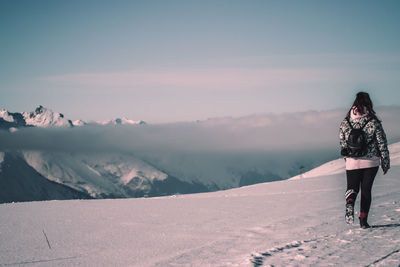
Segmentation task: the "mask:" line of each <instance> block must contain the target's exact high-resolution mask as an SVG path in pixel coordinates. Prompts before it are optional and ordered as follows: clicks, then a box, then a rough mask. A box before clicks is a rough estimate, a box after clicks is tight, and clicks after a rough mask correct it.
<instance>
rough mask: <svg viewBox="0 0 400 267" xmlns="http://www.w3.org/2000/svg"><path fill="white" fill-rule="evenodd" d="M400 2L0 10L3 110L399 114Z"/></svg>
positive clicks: (165, 115) (102, 115) (156, 119)
mask: <svg viewBox="0 0 400 267" xmlns="http://www.w3.org/2000/svg"><path fill="white" fill-rule="evenodd" d="M399 12H400V1H396V0H394V1H390V0H387V1H268V0H265V1H255V0H254V1H235V0H232V1H224V0H221V1H175V0H171V1H101V0H98V1H92V0H87V1H75V0H71V1H42V0H36V1H22V0H13V1H9V0H1V1H0V48H1V49H0V108H5V109H8V110H10V111H12V112H21V111H32V110H34V108H35V107H37V106H38V105H43V106H45V107H48V108H50V109H52V110H54V111H58V112H61V113H63V114H64V115H65V116H66V117H67V118H70V119H74V120H75V119H83V120H104V119H111V118H116V117H123V116H125V117H128V118H129V119H134V120H144V121H146V122H150V123H165V122H177V121H195V120H204V119H207V118H214V117H224V116H233V117H238V116H246V115H250V114H268V113H286V112H301V111H307V110H317V111H320V110H329V109H335V108H348V107H349V106H350V105H351V103H352V101H353V100H354V96H355V93H356V92H358V91H360V90H364V91H367V92H369V93H370V94H371V97H372V100H373V101H374V104H375V105H376V106H387V105H399V104H400V103H399V99H400V90H399V89H398V85H399V84H400V19H399V17H398V14H399Z"/></svg>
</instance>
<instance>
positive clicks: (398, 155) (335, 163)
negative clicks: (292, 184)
mask: <svg viewBox="0 0 400 267" xmlns="http://www.w3.org/2000/svg"><path fill="white" fill-rule="evenodd" d="M388 148H389V151H390V160H391V164H392V165H400V142H398V143H394V144H391V145H389V147H388ZM345 169H346V164H345V161H344V159H343V158H339V159H336V160H332V161H330V162H327V163H325V164H322V165H321V166H319V167H317V168H314V169H312V170H310V171H308V172H305V173H302V174H299V175H296V176H294V177H292V178H290V180H296V179H303V178H312V177H318V176H329V175H335V174H340V173H343V172H344V171H345Z"/></svg>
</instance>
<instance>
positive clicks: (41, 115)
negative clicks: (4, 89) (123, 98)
mask: <svg viewBox="0 0 400 267" xmlns="http://www.w3.org/2000/svg"><path fill="white" fill-rule="evenodd" d="M87 124H99V125H126V124H129V125H136V124H139V125H140V124H146V123H145V122H144V121H142V120H139V121H134V120H129V119H127V118H125V117H123V118H116V119H112V120H106V121H98V122H85V121H83V120H75V121H71V120H69V119H67V118H65V117H64V115H63V114H62V113H59V112H54V111H52V110H50V109H47V108H45V107H43V106H39V107H37V108H36V109H35V111H32V112H22V113H18V112H9V111H7V110H5V109H2V110H0V129H11V130H15V129H18V128H20V127H42V128H47V127H80V126H85V125H87Z"/></svg>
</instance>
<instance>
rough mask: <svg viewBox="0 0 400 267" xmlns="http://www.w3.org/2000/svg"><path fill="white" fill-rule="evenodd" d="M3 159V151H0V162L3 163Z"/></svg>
mask: <svg viewBox="0 0 400 267" xmlns="http://www.w3.org/2000/svg"><path fill="white" fill-rule="evenodd" d="M3 161H4V152H0V164H1V163H3ZM0 171H1V169H0Z"/></svg>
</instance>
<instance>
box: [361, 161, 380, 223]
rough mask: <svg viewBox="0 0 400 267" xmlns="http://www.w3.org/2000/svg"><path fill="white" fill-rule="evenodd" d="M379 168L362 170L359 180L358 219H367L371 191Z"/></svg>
mask: <svg viewBox="0 0 400 267" xmlns="http://www.w3.org/2000/svg"><path fill="white" fill-rule="evenodd" d="M378 169H379V167H373V168H367V169H362V170H363V176H362V180H361V207H360V217H367V215H368V212H369V209H370V207H371V200H372V196H371V189H372V184H373V183H374V179H375V176H376V173H377V172H378Z"/></svg>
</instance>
